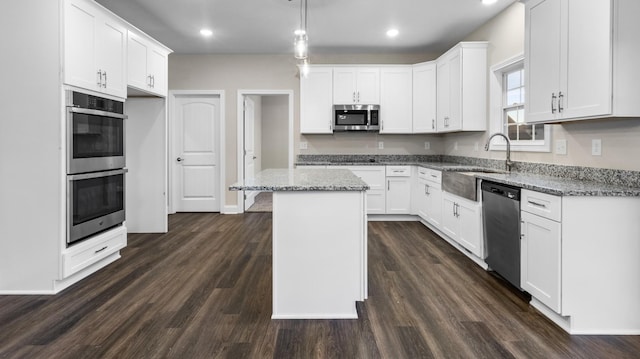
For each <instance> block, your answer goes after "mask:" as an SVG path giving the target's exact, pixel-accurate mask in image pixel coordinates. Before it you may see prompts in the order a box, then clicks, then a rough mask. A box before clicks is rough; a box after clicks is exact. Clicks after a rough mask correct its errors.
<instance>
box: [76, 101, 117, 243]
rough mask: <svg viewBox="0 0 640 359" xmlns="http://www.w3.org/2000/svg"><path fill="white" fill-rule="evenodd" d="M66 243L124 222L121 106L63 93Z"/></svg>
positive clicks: (79, 239) (111, 102) (114, 102)
mask: <svg viewBox="0 0 640 359" xmlns="http://www.w3.org/2000/svg"><path fill="white" fill-rule="evenodd" d="M65 95H66V108H67V113H66V126H67V128H66V129H67V136H66V137H67V146H66V147H67V156H66V157H67V163H66V167H67V245H72V244H73V243H75V242H78V241H81V240H83V239H85V238H87V237H89V236H91V235H93V234H96V233H99V232H102V231H104V230H107V229H109V228H112V227H114V226H118V225H121V224H122V223H123V222H124V219H125V213H124V212H125V178H124V177H125V173H126V169H125V165H126V162H125V119H126V116H125V115H124V102H122V101H117V100H111V99H107V98H102V97H98V96H93V95H89V94H86V93H82V92H77V91H70V90H68V91H66V93H65Z"/></svg>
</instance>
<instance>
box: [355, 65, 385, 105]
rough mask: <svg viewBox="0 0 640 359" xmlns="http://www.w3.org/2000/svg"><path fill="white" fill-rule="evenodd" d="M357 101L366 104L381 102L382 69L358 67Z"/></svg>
mask: <svg viewBox="0 0 640 359" xmlns="http://www.w3.org/2000/svg"><path fill="white" fill-rule="evenodd" d="M356 83H357V86H356V102H357V103H361V104H365V105H378V104H380V69H378V68H373V67H364V68H358V70H357V77H356Z"/></svg>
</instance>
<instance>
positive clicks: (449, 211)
mask: <svg viewBox="0 0 640 359" xmlns="http://www.w3.org/2000/svg"><path fill="white" fill-rule="evenodd" d="M459 226H460V222H459V221H458V217H457V216H456V202H455V198H454V197H452V196H451V195H449V194H447V193H443V194H442V228H441V229H442V232H444V234H446V235H447V236H449V237H451V238H453V239H455V240H457V238H458V231H459Z"/></svg>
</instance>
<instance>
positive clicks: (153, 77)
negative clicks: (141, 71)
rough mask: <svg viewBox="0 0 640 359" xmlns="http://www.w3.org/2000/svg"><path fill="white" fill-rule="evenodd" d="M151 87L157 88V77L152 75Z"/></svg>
mask: <svg viewBox="0 0 640 359" xmlns="http://www.w3.org/2000/svg"><path fill="white" fill-rule="evenodd" d="M151 87H153V88H156V75H151Z"/></svg>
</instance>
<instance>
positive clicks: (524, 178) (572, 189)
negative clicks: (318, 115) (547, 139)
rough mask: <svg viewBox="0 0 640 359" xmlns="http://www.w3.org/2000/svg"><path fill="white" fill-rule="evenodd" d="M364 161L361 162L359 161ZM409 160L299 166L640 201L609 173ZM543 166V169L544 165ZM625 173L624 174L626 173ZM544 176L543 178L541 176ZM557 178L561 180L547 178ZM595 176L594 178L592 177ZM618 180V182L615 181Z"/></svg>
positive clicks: (636, 189)
mask: <svg viewBox="0 0 640 359" xmlns="http://www.w3.org/2000/svg"><path fill="white" fill-rule="evenodd" d="M360 157H361V158H360ZM406 157H409V156H388V157H386V158H382V159H381V158H375V157H371V158H374V159H375V160H374V161H371V160H370V158H367V157H366V156H357V157H356V158H348V160H347V161H342V160H341V159H340V158H337V160H336V159H335V158H334V159H327V160H324V159H321V160H319V161H313V160H304V161H298V162H297V163H296V164H297V165H327V166H375V165H379V166H385V165H412V166H420V167H425V168H430V169H434V170H437V171H443V172H445V171H455V172H476V173H475V174H474V175H475V176H476V177H477V178H480V179H483V180H490V181H494V182H498V183H503V184H507V185H512V186H516V187H521V188H524V189H529V190H533V191H538V192H543V193H548V194H553V195H558V196H619V197H640V187H637V186H625V185H621V184H616V183H610V182H609V181H610V180H611V179H612V178H608V177H607V175H602V173H605V174H608V173H607V170H603V169H593V168H586V167H585V168H581V169H580V171H583V172H584V173H585V177H588V175H593V176H595V177H598V176H597V174H593V173H590V172H598V174H599V175H600V177H604V178H600V177H599V179H602V181H600V180H598V181H595V180H590V179H576V178H574V177H569V176H566V177H561V176H562V175H563V174H562V173H557V172H556V170H557V169H558V168H557V166H555V167H554V166H549V168H548V169H546V170H545V169H544V168H541V169H538V168H536V169H535V170H536V172H517V171H513V172H511V173H508V172H506V171H504V170H500V169H496V168H489V167H486V166H482V165H480V164H461V163H455V162H449V161H430V160H426V161H425V160H421V159H419V158H406ZM543 166H544V165H543ZM623 172H624V171H623ZM540 173H542V174H540ZM549 173H551V174H558V175H559V176H553V175H548V174H549ZM627 175H628V176H634V175H636V173H631V172H630V173H628V174H627ZM593 176H592V177H593ZM608 176H609V177H616V176H621V174H620V173H618V172H615V171H613V172H612V173H610V174H608ZM616 179H617V178H616Z"/></svg>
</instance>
